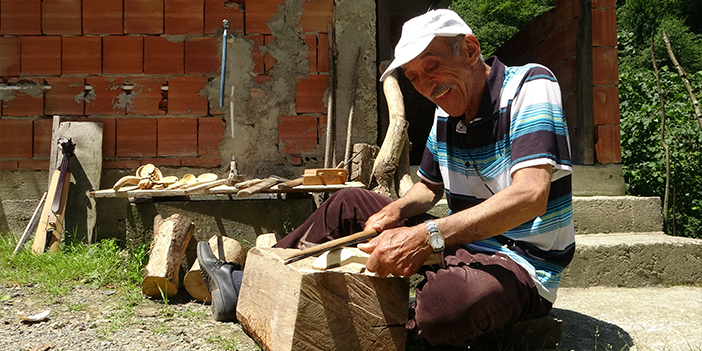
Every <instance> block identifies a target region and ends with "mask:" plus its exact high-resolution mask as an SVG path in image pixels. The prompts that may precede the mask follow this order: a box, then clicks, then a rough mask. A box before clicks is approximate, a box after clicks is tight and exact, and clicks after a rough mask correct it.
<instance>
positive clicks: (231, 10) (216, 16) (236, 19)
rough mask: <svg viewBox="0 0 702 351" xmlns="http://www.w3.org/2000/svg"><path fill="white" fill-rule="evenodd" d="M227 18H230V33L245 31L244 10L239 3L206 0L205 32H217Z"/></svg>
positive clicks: (223, 0)
mask: <svg viewBox="0 0 702 351" xmlns="http://www.w3.org/2000/svg"><path fill="white" fill-rule="evenodd" d="M225 19H226V20H229V31H230V33H243V32H244V11H242V10H241V9H240V8H239V4H237V3H236V2H233V1H226V0H205V34H214V33H217V30H219V29H222V21H223V20H225Z"/></svg>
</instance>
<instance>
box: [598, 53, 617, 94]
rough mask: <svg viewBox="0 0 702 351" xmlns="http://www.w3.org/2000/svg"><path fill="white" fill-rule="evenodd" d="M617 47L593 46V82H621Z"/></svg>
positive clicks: (603, 83)
mask: <svg viewBox="0 0 702 351" xmlns="http://www.w3.org/2000/svg"><path fill="white" fill-rule="evenodd" d="M617 59H618V58H617V48H616V47H593V48H592V84H593V85H617V84H619V66H618V61H617Z"/></svg>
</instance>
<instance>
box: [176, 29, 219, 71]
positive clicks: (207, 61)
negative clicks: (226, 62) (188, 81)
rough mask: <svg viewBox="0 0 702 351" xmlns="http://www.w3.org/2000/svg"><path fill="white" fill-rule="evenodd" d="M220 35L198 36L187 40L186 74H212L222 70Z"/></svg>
mask: <svg viewBox="0 0 702 351" xmlns="http://www.w3.org/2000/svg"><path fill="white" fill-rule="evenodd" d="M220 41H221V38H219V37H197V38H189V39H187V40H186V41H185V74H212V75H215V74H217V72H218V71H219V70H220V66H221V64H222V54H221V52H220V47H219V43H220Z"/></svg>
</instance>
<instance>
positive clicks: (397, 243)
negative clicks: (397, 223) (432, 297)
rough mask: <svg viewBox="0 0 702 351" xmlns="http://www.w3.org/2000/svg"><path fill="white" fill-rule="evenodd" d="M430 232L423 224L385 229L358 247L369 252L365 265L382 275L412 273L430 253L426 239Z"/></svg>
mask: <svg viewBox="0 0 702 351" xmlns="http://www.w3.org/2000/svg"><path fill="white" fill-rule="evenodd" d="M428 238H429V232H428V230H427V228H426V226H425V225H424V224H420V225H416V226H414V227H399V228H392V229H386V230H384V231H383V232H382V233H380V235H378V236H377V237H375V238H373V240H371V241H370V242H369V243H367V244H359V245H358V248H359V249H360V250H361V251H363V252H365V253H369V254H370V255H371V256H370V258H368V261H367V262H366V268H367V269H368V270H369V271H371V272H376V273H378V275H379V276H381V277H387V276H388V274H393V275H397V276H406V277H407V276H411V275H413V274H415V273H417V272H418V271H419V268H420V267H422V264H424V261H425V260H426V259H427V257H429V255H431V254H432V253H433V250H432V249H431V246H429V244H428V242H427V240H428Z"/></svg>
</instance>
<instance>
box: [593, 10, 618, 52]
mask: <svg viewBox="0 0 702 351" xmlns="http://www.w3.org/2000/svg"><path fill="white" fill-rule="evenodd" d="M592 46H617V10H616V9H614V8H608V9H592Z"/></svg>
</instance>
